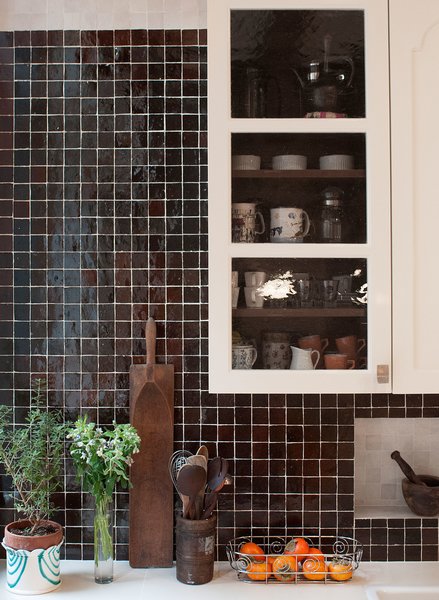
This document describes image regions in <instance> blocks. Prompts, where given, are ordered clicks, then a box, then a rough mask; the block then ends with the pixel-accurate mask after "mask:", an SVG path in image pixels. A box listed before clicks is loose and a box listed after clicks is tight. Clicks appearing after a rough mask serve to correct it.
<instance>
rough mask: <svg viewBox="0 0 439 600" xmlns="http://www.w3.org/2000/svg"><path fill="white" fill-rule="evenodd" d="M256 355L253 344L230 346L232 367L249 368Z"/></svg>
mask: <svg viewBox="0 0 439 600" xmlns="http://www.w3.org/2000/svg"><path fill="white" fill-rule="evenodd" d="M257 357H258V352H257V350H256V348H255V347H254V346H250V345H245V344H243V345H236V346H232V369H251V368H252V366H253V365H254V364H255V362H256V359H257Z"/></svg>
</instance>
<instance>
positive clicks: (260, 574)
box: [246, 562, 271, 581]
mask: <svg viewBox="0 0 439 600" xmlns="http://www.w3.org/2000/svg"><path fill="white" fill-rule="evenodd" d="M246 572H247V576H248V577H249V578H250V579H253V581H266V580H267V579H268V578H269V577H271V564H270V563H268V562H267V563H265V562H264V563H261V562H251V563H250V564H249V565H248V567H247V569H246Z"/></svg>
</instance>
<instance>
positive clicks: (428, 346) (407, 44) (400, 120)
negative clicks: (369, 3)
mask: <svg viewBox="0 0 439 600" xmlns="http://www.w3.org/2000/svg"><path fill="white" fill-rule="evenodd" d="M390 48H391V56H390V61H391V76H392V77H391V100H392V109H391V115H392V180H393V190H392V198H393V200H392V204H393V209H392V218H393V274H394V275H393V323H394V326H393V365H394V372H393V375H394V391H395V392H401V393H410V392H413V393H420V392H424V393H437V392H438V391H439V352H438V340H439V313H438V298H439V260H438V255H439V252H438V249H439V245H438V239H439V236H438V234H439V194H438V190H437V187H438V177H437V173H438V165H439V112H438V107H439V69H438V60H439V3H438V2H437V0H416V2H415V1H407V2H401V1H399V0H391V1H390Z"/></svg>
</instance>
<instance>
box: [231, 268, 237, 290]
mask: <svg viewBox="0 0 439 600" xmlns="http://www.w3.org/2000/svg"><path fill="white" fill-rule="evenodd" d="M232 287H234V288H236V287H238V271H232Z"/></svg>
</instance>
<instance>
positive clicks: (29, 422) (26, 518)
mask: <svg viewBox="0 0 439 600" xmlns="http://www.w3.org/2000/svg"><path fill="white" fill-rule="evenodd" d="M45 400H46V381H45V379H41V378H38V379H35V380H34V381H33V386H32V393H31V404H30V408H29V411H28V414H27V417H26V421H25V423H24V424H23V425H21V424H19V425H17V424H14V423H13V420H12V417H13V413H12V410H11V409H10V408H9V407H6V406H1V407H0V462H1V463H3V466H4V470H5V473H6V474H7V475H9V476H10V477H11V479H12V485H13V488H14V490H15V493H14V494H13V498H14V506H15V509H16V510H17V512H18V513H19V515H20V517H21V519H20V520H18V521H14V522H13V523H9V524H8V525H6V527H5V533H4V539H3V546H4V548H5V549H6V553H7V563H8V570H7V581H6V586H7V588H8V590H9V591H11V592H15V593H18V594H30V593H33V594H38V593H45V592H49V591H52V590H54V589H56V587H57V586H58V585H59V583H60V575H59V555H60V546H61V544H62V540H63V528H62V526H61V525H60V524H59V523H56V522H54V521H51V520H49V518H50V516H51V515H52V514H53V512H54V511H55V507H54V505H53V503H52V500H51V496H52V494H53V493H54V492H56V491H57V490H58V489H59V488H60V487H61V473H62V468H63V456H64V440H65V432H66V425H65V424H64V423H63V420H62V415H61V413H60V412H59V411H54V410H50V411H49V410H48V408H47V405H46V406H45Z"/></svg>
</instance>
